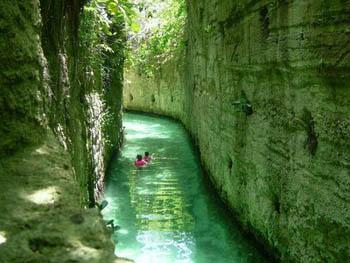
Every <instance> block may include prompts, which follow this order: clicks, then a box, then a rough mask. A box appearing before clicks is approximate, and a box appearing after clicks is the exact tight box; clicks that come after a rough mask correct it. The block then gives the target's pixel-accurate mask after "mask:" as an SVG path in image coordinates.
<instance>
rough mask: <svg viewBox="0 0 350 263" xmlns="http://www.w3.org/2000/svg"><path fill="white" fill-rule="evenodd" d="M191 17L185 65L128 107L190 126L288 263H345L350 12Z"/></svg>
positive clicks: (198, 10)
mask: <svg viewBox="0 0 350 263" xmlns="http://www.w3.org/2000/svg"><path fill="white" fill-rule="evenodd" d="M187 6H188V10H187V11H188V22H187V28H186V29H187V39H186V46H187V48H186V58H185V61H184V66H183V67H182V69H178V70H177V71H174V70H172V69H171V67H170V69H169V66H168V65H167V66H165V67H164V68H163V69H162V70H161V75H158V76H156V79H154V80H149V79H146V78H145V77H144V76H140V75H137V74H135V73H130V74H127V76H126V79H127V80H129V82H128V83H127V84H126V86H127V87H126V89H125V92H124V99H125V100H126V102H125V105H126V107H127V108H130V109H139V110H144V111H150V112H156V113H162V114H168V115H171V116H175V117H176V118H179V119H180V120H182V122H183V123H184V124H185V126H186V127H187V128H188V129H189V131H190V132H191V133H192V135H193V137H194V138H195V140H196V142H197V144H198V145H199V149H200V152H201V158H202V161H203V164H204V166H205V168H206V169H207V170H208V171H209V173H210V175H211V177H212V180H213V182H214V184H215V186H216V187H217V189H218V191H219V193H220V194H221V196H222V198H223V199H224V200H226V201H227V203H228V204H229V205H230V207H231V208H232V210H233V212H234V214H235V216H236V217H237V218H238V219H239V220H240V221H241V223H242V224H243V226H245V228H246V229H247V231H250V232H252V233H253V234H254V235H255V236H256V237H257V238H258V239H259V240H263V241H264V242H265V244H267V245H268V247H270V248H271V249H272V250H274V251H275V254H276V255H277V256H279V257H280V258H281V260H282V261H291V262H345V261H346V260H347V259H348V258H349V257H350V239H349V236H350V195H349V193H350V166H349V164H350V159H349V156H350V154H349V149H350V147H349V146H350V145H349V142H350V140H349V139H350V117H349V113H350V103H349V102H350V90H349V83H350V74H349V69H350V59H349V58H350V53H349V50H350V42H349V39H350V31H349V26H350V15H349V14H350V1H340V0H337V1H321V0H312V1H229V0H224V1H223V0H220V1H219V0H212V1H209V0H204V1H197V0H195V1H188V2H187ZM174 64H178V63H177V62H174ZM163 71H164V72H163ZM174 72H175V73H176V74H173V73H174ZM159 76H161V77H162V78H161V79H157V78H159ZM135 79H136V80H135ZM145 83H146V84H145ZM151 94H154V95H155V96H154V98H153V97H151V96H152V95H151ZM131 95H132V96H131ZM171 95H173V97H171ZM172 109H173V110H172Z"/></svg>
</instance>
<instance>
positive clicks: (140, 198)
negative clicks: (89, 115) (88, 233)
mask: <svg viewBox="0 0 350 263" xmlns="http://www.w3.org/2000/svg"><path fill="white" fill-rule="evenodd" d="M124 126H125V127H126V138H125V145H124V147H123V149H122V152H121V153H120V155H119V156H118V158H116V159H115V160H114V161H113V163H112V165H111V169H110V171H109V174H108V179H107V186H106V193H105V195H106V200H107V201H108V203H109V205H108V206H107V207H106V208H105V209H104V210H103V216H104V218H105V219H106V220H110V219H114V222H115V223H116V224H117V225H118V226H120V229H119V230H117V231H116V232H115V234H114V235H113V239H114V241H115V243H116V248H115V253H116V254H117V255H118V256H120V257H127V258H131V259H133V260H135V261H136V262H137V263H174V262H183V263H185V262H186V263H187V262H194V263H213V262H218V263H226V262H265V261H264V259H263V257H262V256H261V255H260V254H259V252H258V251H257V250H256V249H255V248H254V247H253V246H252V244H251V243H249V241H247V240H245V239H244V238H243V237H242V235H241V234H240V232H239V230H238V228H237V227H236V226H235V225H234V224H232V222H231V221H232V220H230V218H229V215H227V214H226V213H225V211H224V210H223V209H222V208H221V206H220V202H219V201H218V200H217V197H216V196H215V195H214V194H213V193H212V192H211V191H210V189H209V188H210V187H209V186H208V185H207V184H206V183H205V182H204V180H203V177H202V175H201V173H202V171H201V168H200V163H199V159H198V156H196V154H195V152H194V149H193V145H192V144H191V141H190V139H189V137H188V135H187V133H186V131H185V130H184V128H183V127H182V126H181V125H180V124H178V123H176V122H174V121H172V120H169V119H165V118H157V117H151V116H145V115H139V114H131V113H127V114H124ZM145 151H149V152H150V153H152V154H153V155H154V158H153V161H152V162H151V164H150V165H149V166H148V167H145V168H135V167H134V164H133V162H134V160H135V157H136V154H143V153H144V152H145Z"/></svg>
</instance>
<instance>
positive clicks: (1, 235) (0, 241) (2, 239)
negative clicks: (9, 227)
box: [0, 231, 7, 245]
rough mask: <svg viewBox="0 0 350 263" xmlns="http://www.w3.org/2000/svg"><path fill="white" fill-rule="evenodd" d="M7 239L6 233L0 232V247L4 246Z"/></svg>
mask: <svg viewBox="0 0 350 263" xmlns="http://www.w3.org/2000/svg"><path fill="white" fill-rule="evenodd" d="M6 240H7V238H6V232H4V231H0V245H1V244H4V243H5V242H6Z"/></svg>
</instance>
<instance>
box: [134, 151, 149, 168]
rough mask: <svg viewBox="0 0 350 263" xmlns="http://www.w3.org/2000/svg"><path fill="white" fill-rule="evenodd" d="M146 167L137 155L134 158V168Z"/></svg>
mask: <svg viewBox="0 0 350 263" xmlns="http://www.w3.org/2000/svg"><path fill="white" fill-rule="evenodd" d="M146 165H147V162H146V161H145V160H143V159H142V155H140V154H138V155H137V156H136V161H135V166H136V167H144V166H146Z"/></svg>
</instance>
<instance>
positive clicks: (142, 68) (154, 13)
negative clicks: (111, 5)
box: [128, 0, 186, 76]
mask: <svg viewBox="0 0 350 263" xmlns="http://www.w3.org/2000/svg"><path fill="white" fill-rule="evenodd" d="M135 2H136V4H135V7H136V8H135V10H136V11H137V13H138V16H137V17H136V19H135V20H137V21H138V22H139V24H140V25H141V26H140V25H133V24H132V25H131V26H130V28H131V30H130V31H132V32H134V34H133V33H132V32H131V37H130V41H129V42H130V43H129V45H130V47H131V52H130V53H129V60H128V62H129V64H130V66H131V67H134V68H135V69H136V70H137V71H138V72H139V73H141V74H146V75H149V76H150V75H154V73H155V72H157V71H158V70H159V67H160V66H161V65H162V64H164V63H166V62H167V61H169V60H171V59H173V58H176V57H179V56H181V55H182V54H183V51H184V46H185V45H184V27H185V20H186V11H185V10H186V8H185V1H184V0H139V1H135Z"/></svg>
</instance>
